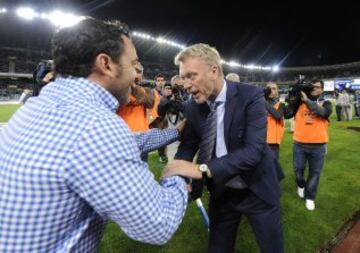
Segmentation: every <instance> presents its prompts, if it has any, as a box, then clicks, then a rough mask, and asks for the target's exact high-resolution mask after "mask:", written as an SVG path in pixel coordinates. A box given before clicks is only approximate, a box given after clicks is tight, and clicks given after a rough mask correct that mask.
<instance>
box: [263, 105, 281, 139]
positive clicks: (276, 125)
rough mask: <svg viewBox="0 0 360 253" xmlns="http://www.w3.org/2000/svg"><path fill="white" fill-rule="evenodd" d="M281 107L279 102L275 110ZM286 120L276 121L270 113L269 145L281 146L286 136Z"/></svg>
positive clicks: (267, 136) (267, 137)
mask: <svg viewBox="0 0 360 253" xmlns="http://www.w3.org/2000/svg"><path fill="white" fill-rule="evenodd" d="M279 107H280V102H277V103H276V104H275V105H274V108H275V109H276V110H277V109H279ZM284 130H285V128H284V120H283V119H281V120H276V119H274V117H272V116H271V115H270V113H268V116H267V134H266V142H267V143H268V144H278V145H280V144H281V142H282V139H283V136H284Z"/></svg>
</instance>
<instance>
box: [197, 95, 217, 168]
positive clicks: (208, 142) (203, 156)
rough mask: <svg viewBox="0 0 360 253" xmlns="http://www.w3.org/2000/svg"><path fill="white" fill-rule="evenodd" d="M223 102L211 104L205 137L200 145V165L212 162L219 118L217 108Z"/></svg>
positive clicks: (205, 126) (205, 127)
mask: <svg viewBox="0 0 360 253" xmlns="http://www.w3.org/2000/svg"><path fill="white" fill-rule="evenodd" d="M222 103H223V102H212V103H210V105H209V107H210V113H209V114H208V116H207V118H206V120H205V122H204V128H203V131H204V133H203V136H202V139H201V142H200V144H199V149H200V151H199V158H198V163H200V164H201V163H206V162H208V161H210V160H211V158H212V156H213V152H214V147H215V140H216V128H217V117H216V108H217V107H218V106H219V105H220V104H222Z"/></svg>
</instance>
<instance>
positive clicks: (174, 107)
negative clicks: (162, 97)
mask: <svg viewBox="0 0 360 253" xmlns="http://www.w3.org/2000/svg"><path fill="white" fill-rule="evenodd" d="M171 91H172V94H173V98H172V99H171V100H170V101H169V110H168V112H169V113H171V114H179V113H180V112H181V113H184V105H183V102H184V100H183V98H182V96H181V92H180V87H178V86H177V85H173V86H172V87H171Z"/></svg>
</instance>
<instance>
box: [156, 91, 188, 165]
mask: <svg viewBox="0 0 360 253" xmlns="http://www.w3.org/2000/svg"><path fill="white" fill-rule="evenodd" d="M184 110H185V102H184V100H183V98H182V97H181V94H180V89H179V88H178V87H177V86H172V85H171V84H165V85H164V90H163V96H162V97H161V99H160V104H159V106H158V113H159V116H160V117H161V118H163V119H164V120H165V121H166V122H167V124H168V127H169V128H174V127H175V126H176V125H177V124H178V123H180V122H182V121H183V120H184ZM178 145H179V142H174V143H173V144H171V145H168V147H167V150H166V157H167V159H170V160H172V159H173V158H174V156H175V153H176V150H177V147H178Z"/></svg>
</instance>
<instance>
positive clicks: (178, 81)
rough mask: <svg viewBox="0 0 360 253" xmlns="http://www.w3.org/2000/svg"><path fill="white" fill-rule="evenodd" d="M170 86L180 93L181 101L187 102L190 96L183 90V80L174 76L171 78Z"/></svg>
mask: <svg viewBox="0 0 360 253" xmlns="http://www.w3.org/2000/svg"><path fill="white" fill-rule="evenodd" d="M171 85H172V86H173V87H174V88H177V89H178V90H179V91H180V96H181V98H182V100H183V101H188V100H189V99H190V94H189V93H188V92H187V90H185V88H184V80H182V79H181V77H180V76H179V75H175V76H173V77H172V78H171Z"/></svg>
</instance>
